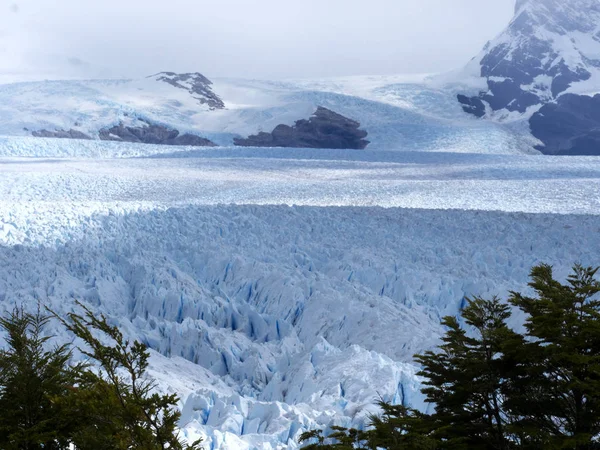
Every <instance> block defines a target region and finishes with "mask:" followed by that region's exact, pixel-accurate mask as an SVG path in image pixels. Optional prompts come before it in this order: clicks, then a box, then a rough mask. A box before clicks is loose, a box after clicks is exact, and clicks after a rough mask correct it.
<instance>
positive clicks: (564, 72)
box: [458, 0, 600, 154]
mask: <svg viewBox="0 0 600 450" xmlns="http://www.w3.org/2000/svg"><path fill="white" fill-rule="evenodd" d="M471 65H473V66H475V67H476V68H477V69H478V70H479V71H480V73H479V75H480V76H481V77H482V78H483V79H484V80H485V84H486V89H484V90H482V91H481V92H480V93H479V95H477V96H467V95H459V96H458V101H459V102H460V103H461V104H462V106H463V109H464V110H465V111H466V112H468V113H470V114H474V115H475V116H477V117H483V116H485V115H493V116H495V117H499V118H506V117H510V116H511V114H512V116H513V117H514V114H517V115H522V116H523V117H524V118H525V119H529V118H530V117H531V116H532V115H534V114H535V115H536V116H537V117H536V119H535V127H536V129H535V130H534V135H535V136H536V137H538V138H539V139H541V140H542V142H543V143H544V145H542V146H540V147H539V149H540V150H542V151H543V152H544V153H556V151H555V148H556V134H559V135H561V136H562V137H561V139H562V140H563V141H564V142H561V143H560V144H559V145H558V146H559V147H561V148H567V149H568V153H572V154H585V153H588V154H589V148H587V147H585V146H584V147H585V148H584V147H578V144H577V142H584V141H587V138H584V139H583V140H577V139H574V138H575V136H576V135H575V134H574V133H573V132H574V131H575V132H576V133H578V134H579V133H581V132H584V133H585V130H586V128H588V127H587V125H585V126H584V127H583V128H582V127H579V126H571V125H569V126H565V127H562V126H560V124H559V127H560V128H559V129H558V130H556V131H555V132H552V133H551V134H555V135H554V136H553V137H552V143H549V142H547V141H546V140H545V139H546V137H547V134H548V133H547V132H546V131H544V129H546V128H548V127H550V126H556V123H557V120H556V118H555V117H552V111H553V109H555V108H554V107H550V108H545V112H544V113H538V111H539V110H540V108H542V107H543V106H544V105H546V104H553V103H555V102H558V103H560V102H561V96H562V95H563V94H565V93H567V92H571V93H575V94H578V95H589V94H594V93H596V92H598V91H600V1H599V0H571V1H568V2H565V1H563V0H519V1H518V2H517V4H516V11H515V16H514V18H513V20H512V21H511V23H510V24H509V26H508V27H507V28H506V30H505V31H504V32H503V33H501V34H500V36H498V37H497V38H496V39H494V40H493V41H491V42H489V43H488V44H487V45H486V47H485V48H484V50H483V51H482V53H481V54H480V55H478V56H477V57H476V58H475V59H474V60H473V61H472V62H471ZM583 101H585V100H583ZM559 109H560V110H561V111H562V113H563V114H564V113H565V108H562V107H561V108H559ZM568 119H569V120H570V121H576V120H577V117H576V116H574V115H569V116H568ZM597 125H600V123H598V124H597ZM540 128H541V129H540ZM571 143H575V146H574V147H573V146H572V145H571ZM597 152H598V153H600V148H599V149H598V150H597Z"/></svg>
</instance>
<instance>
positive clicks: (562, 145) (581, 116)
mask: <svg viewBox="0 0 600 450" xmlns="http://www.w3.org/2000/svg"><path fill="white" fill-rule="evenodd" d="M529 123H530V126H531V132H532V133H533V135H534V136H535V137H537V138H538V139H539V140H541V141H542V142H543V143H544V145H543V146H540V147H538V150H540V151H542V152H543V153H545V154H550V155H600V94H599V95H596V96H594V97H589V96H585V95H573V94H565V95H562V96H560V97H559V99H558V101H557V102H556V103H550V104H547V105H544V106H543V107H542V108H541V109H540V110H539V111H538V112H537V113H536V114H534V115H533V117H532V118H531V120H530V122H529Z"/></svg>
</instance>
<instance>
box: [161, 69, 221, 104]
mask: <svg viewBox="0 0 600 450" xmlns="http://www.w3.org/2000/svg"><path fill="white" fill-rule="evenodd" d="M150 78H156V80H157V81H164V82H165V83H168V84H170V85H171V86H173V87H176V88H179V89H185V90H186V91H188V92H189V93H190V94H192V97H194V98H195V99H196V100H198V101H199V102H200V103H201V104H203V105H204V104H206V105H208V106H209V107H210V108H211V109H224V108H225V103H223V100H221V98H220V97H219V96H218V95H217V94H215V93H214V92H213V90H212V88H211V86H212V84H213V83H212V81H210V80H209V79H208V78H206V77H205V76H204V75H202V74H201V73H197V72H196V73H181V74H177V73H174V72H161V73H158V74H156V75H152V76H151V77H150Z"/></svg>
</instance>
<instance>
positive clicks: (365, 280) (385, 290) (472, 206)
mask: <svg viewBox="0 0 600 450" xmlns="http://www.w3.org/2000/svg"><path fill="white" fill-rule="evenodd" d="M78 144H79V145H78ZM78 149H79V156H77V157H75V156H74V155H77V154H78V153H77V150H78ZM86 149H87V150H86ZM36 153H37V155H36ZM0 155H2V156H1V157H0V300H2V302H0V307H1V308H3V309H9V308H11V307H12V305H15V304H22V303H24V304H26V305H27V306H28V307H32V308H33V307H35V305H36V304H37V302H38V301H40V302H43V303H44V304H47V305H51V307H52V308H54V309H56V310H58V311H59V312H61V311H69V310H71V309H72V308H74V302H75V300H81V301H83V302H85V303H86V304H87V305H89V306H90V307H91V308H93V309H94V310H95V311H98V312H102V313H104V314H106V315H107V316H108V317H110V318H111V321H113V323H116V324H119V325H120V326H121V327H122V328H123V329H124V330H125V332H126V333H127V335H129V336H131V337H135V338H137V339H140V340H142V341H143V342H146V343H147V344H148V345H149V346H150V347H151V348H152V349H153V350H154V353H153V359H152V375H153V376H154V377H155V378H156V379H157V380H158V381H159V383H160V386H161V389H164V390H168V391H172V392H177V393H178V394H179V395H180V396H181V406H182V408H183V417H182V423H181V426H182V428H183V429H184V430H185V433H186V434H187V435H189V436H197V435H201V436H204V437H205V438H206V448H208V449H232V450H233V449H235V450H237V449H248V450H250V449H253V450H268V449H286V448H289V449H294V448H297V444H296V439H297V437H298V436H299V434H300V433H301V432H302V431H303V430H305V429H307V428H314V427H317V426H319V427H325V426H328V425H331V424H342V425H351V424H352V425H354V426H360V425H361V424H363V423H364V421H365V418H366V417H367V416H368V414H369V413H371V412H374V411H375V410H374V407H373V402H374V400H375V399H376V398H378V396H379V395H381V396H383V397H384V398H385V399H388V400H392V401H395V402H402V403H404V404H411V405H413V406H415V407H421V408H425V407H426V406H425V405H423V403H422V399H421V396H420V394H419V380H418V378H417V377H416V376H415V373H416V371H417V368H416V367H415V366H413V365H412V363H411V361H412V355H413V354H414V353H415V352H419V351H422V350H424V349H427V348H430V347H432V346H434V345H435V344H436V342H437V339H438V337H439V336H440V333H441V332H442V330H441V329H440V326H439V320H440V317H441V316H443V315H446V314H456V313H457V312H458V310H459V309H460V307H461V305H462V304H463V303H464V299H465V297H468V296H472V295H483V296H491V295H496V294H497V295H501V296H506V294H507V292H508V290H510V289H519V290H522V289H524V288H525V285H526V282H527V276H528V271H529V268H530V267H531V266H532V265H533V264H535V263H539V262H547V263H550V264H553V265H554V266H555V267H556V270H557V274H558V275H559V276H564V275H566V273H567V272H568V270H569V268H570V266H571V265H572V264H573V263H575V262H581V263H583V264H589V265H594V264H599V259H598V255H599V254H600V158H594V157H588V158H585V157H563V158H560V157H545V156H539V155H530V156H528V155H490V154H468V153H449V152H441V151H437V152H432V153H418V152H401V151H400V152H399V151H378V152H374V151H364V152H361V151H332V150H300V149H236V148H220V149H200V150H190V149H180V150H179V151H175V152H174V149H173V148H172V147H171V148H165V147H155V146H135V145H131V146H127V145H122V144H110V143H97V142H78V141H57V140H45V141H44V140H37V139H33V138H15V137H10V138H3V139H2V140H0ZM124 156H127V157H124ZM518 321H519V318H518V317H515V325H517V324H518ZM59 339H68V337H67V336H59Z"/></svg>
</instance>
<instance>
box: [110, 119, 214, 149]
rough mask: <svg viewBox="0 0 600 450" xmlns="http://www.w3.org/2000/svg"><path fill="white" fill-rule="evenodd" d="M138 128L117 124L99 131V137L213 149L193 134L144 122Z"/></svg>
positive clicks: (210, 143) (210, 144)
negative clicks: (180, 132) (181, 132)
mask: <svg viewBox="0 0 600 450" xmlns="http://www.w3.org/2000/svg"><path fill="white" fill-rule="evenodd" d="M145 123H146V125H143V126H139V127H131V126H125V125H124V124H122V123H121V124H119V125H117V126H114V127H111V128H104V129H102V130H100V132H99V136H100V139H101V140H103V141H116V142H133V143H141V144H160V145H188V146H193V147H214V146H216V145H215V144H214V143H213V142H211V141H209V140H208V139H205V138H203V137H200V136H196V135H194V134H189V133H186V134H182V135H180V134H179V131H178V130H175V129H172V128H167V127H165V126H162V125H155V124H151V123H148V122H145Z"/></svg>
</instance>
